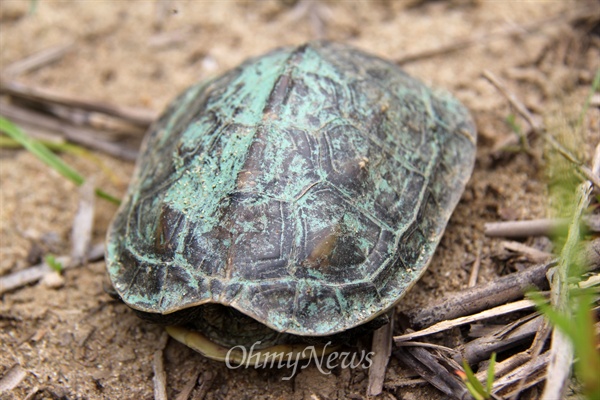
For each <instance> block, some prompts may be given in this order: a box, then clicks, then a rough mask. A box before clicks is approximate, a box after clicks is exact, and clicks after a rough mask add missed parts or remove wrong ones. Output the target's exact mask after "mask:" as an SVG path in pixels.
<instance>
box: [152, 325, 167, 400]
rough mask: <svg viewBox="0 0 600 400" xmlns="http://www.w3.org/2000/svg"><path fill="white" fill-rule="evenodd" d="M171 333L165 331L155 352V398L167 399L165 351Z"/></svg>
mask: <svg viewBox="0 0 600 400" xmlns="http://www.w3.org/2000/svg"><path fill="white" fill-rule="evenodd" d="M168 340H169V335H167V334H166V333H165V332H163V334H162V336H161V338H160V343H159V344H158V349H157V350H156V351H155V352H154V364H153V370H154V378H153V379H152V380H153V382H154V399H155V400H167V399H168V397H167V373H166V372H165V365H164V354H163V353H164V351H165V347H166V346H167V341H168Z"/></svg>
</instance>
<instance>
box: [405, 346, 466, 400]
mask: <svg viewBox="0 0 600 400" xmlns="http://www.w3.org/2000/svg"><path fill="white" fill-rule="evenodd" d="M394 355H395V356H396V357H397V358H399V359H400V361H402V362H403V363H404V364H406V366H408V367H409V368H411V369H412V370H413V371H415V372H417V373H418V374H419V375H420V376H421V377H423V378H424V379H425V380H427V381H428V382H429V383H431V384H432V385H433V386H435V387H436V388H437V389H438V390H440V391H442V392H443V393H444V394H445V395H446V396H449V397H451V398H454V399H466V398H468V391H467V388H466V387H465V385H464V384H463V382H462V381H461V380H460V378H459V377H458V376H457V375H455V374H454V373H450V372H449V371H448V369H447V368H446V367H445V366H443V365H442V364H441V363H440V362H439V358H440V357H442V356H441V355H439V354H438V355H437V357H436V356H434V355H433V354H432V353H430V352H429V351H428V350H426V349H424V348H422V347H405V348H402V349H401V350H396V351H394ZM455 369H456V368H455Z"/></svg>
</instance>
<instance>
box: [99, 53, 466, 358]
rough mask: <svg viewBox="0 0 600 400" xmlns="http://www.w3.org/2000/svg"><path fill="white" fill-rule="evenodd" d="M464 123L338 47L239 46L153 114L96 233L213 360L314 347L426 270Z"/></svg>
mask: <svg viewBox="0 0 600 400" xmlns="http://www.w3.org/2000/svg"><path fill="white" fill-rule="evenodd" d="M476 137H477V134H476V128H475V125H474V122H473V119H472V118H471V116H470V114H469V112H468V111H467V109H466V108H465V107H464V106H463V105H462V104H461V103H460V102H459V101H458V100H457V99H455V98H454V97H453V96H451V95H450V94H448V93H446V92H445V91H440V90H432V89H430V88H429V87H427V86H426V85H425V84H423V83H422V82H421V81H419V80H417V79H415V78H413V77H411V76H409V75H408V74H407V73H405V72H404V71H403V70H401V69H400V68H399V67H398V66H396V65H395V64H393V63H391V62H389V61H386V60H384V59H382V58H379V57H377V56H375V55H371V54H369V53H367V52H364V51H362V50H358V49H356V48H354V47H352V46H350V45H347V44H342V43H336V42H329V41H314V42H309V43H306V44H303V45H299V46H293V47H283V48H279V49H275V50H272V51H271V52H269V53H267V54H265V55H262V56H259V57H255V58H251V59H249V60H247V61H245V62H243V63H242V64H241V65H240V66H238V67H237V68H234V69H231V70H230V71H228V72H225V73H223V74H222V75H220V76H217V77H215V78H213V79H210V80H208V81H204V82H201V83H197V84H195V85H193V86H191V87H190V88H188V89H187V90H185V91H184V92H183V93H182V94H181V95H179V97H177V98H176V99H175V100H174V101H173V102H172V103H171V104H170V105H169V106H168V107H167V109H166V111H165V112H164V114H162V116H161V117H160V118H159V119H158V120H157V121H156V122H155V123H154V124H153V126H152V127H151V128H150V130H149V132H148V134H147V135H146V137H145V139H144V142H143V144H142V149H141V152H140V156H139V158H138V160H137V163H136V167H135V170H134V173H133V177H132V180H131V183H130V186H129V189H128V191H127V193H126V195H125V198H124V200H123V202H122V204H121V206H120V208H119V210H118V211H117V213H116V216H115V217H114V220H113V222H112V224H111V226H110V227H109V230H108V233H107V241H106V243H107V245H106V264H107V271H108V275H109V278H110V282H111V284H112V286H113V288H114V291H115V292H116V294H117V295H118V297H119V298H120V299H121V300H122V301H123V302H124V303H125V304H126V305H127V306H129V307H130V308H132V309H134V310H135V311H136V313H137V314H138V315H139V316H141V317H142V318H144V319H146V320H148V321H151V322H155V323H160V324H164V325H166V326H167V331H168V332H169V333H170V334H171V336H173V337H174V338H175V339H177V340H179V341H181V342H183V343H185V344H187V345H188V346H190V347H192V348H193V349H194V350H197V351H199V352H201V353H203V354H205V355H206V356H207V357H209V358H213V359H218V360H225V355H226V354H229V355H231V353H230V351H231V349H233V348H234V347H236V346H237V348H238V350H240V349H242V350H244V349H246V348H250V346H252V347H253V348H254V347H255V348H256V349H259V350H260V349H262V351H263V353H265V352H267V350H268V351H273V350H274V349H276V350H281V351H284V352H286V351H287V352H297V351H301V350H299V349H302V346H306V345H307V344H312V345H318V346H320V349H321V350H323V351H325V350H324V349H326V347H327V345H328V344H331V346H335V345H337V344H340V343H344V342H347V341H348V340H350V338H355V337H356V336H357V335H363V334H364V333H366V332H369V331H371V330H372V329H374V328H375V327H377V326H379V325H381V324H382V323H385V316H386V315H387V313H388V312H390V310H392V309H393V307H394V306H395V305H396V304H397V303H398V302H399V301H400V300H401V298H402V297H403V296H404V295H405V294H406V293H407V291H408V290H409V289H410V288H411V287H412V286H413V285H414V284H415V282H416V281H417V280H418V279H419V278H420V277H421V275H422V274H423V273H424V271H425V270H426V268H427V266H428V264H429V262H430V260H431V258H432V255H433V253H434V250H435V249H436V247H437V245H438V243H439V241H440V238H441V236H442V234H443V232H444V230H445V227H446V225H447V223H448V220H449V218H450V215H451V213H452V212H453V210H454V208H455V207H456V205H457V203H458V201H459V199H460V197H461V195H462V192H463V191H464V188H465V185H466V183H467V181H468V180H469V178H470V175H471V173H472V170H473V166H474V160H475V150H476ZM332 348H334V347H329V349H332ZM244 354H245V353H244ZM294 354H296V353H294Z"/></svg>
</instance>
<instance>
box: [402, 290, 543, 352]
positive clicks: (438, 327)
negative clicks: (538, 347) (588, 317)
mask: <svg viewBox="0 0 600 400" xmlns="http://www.w3.org/2000/svg"><path fill="white" fill-rule="evenodd" d="M534 306H535V303H534V302H533V301H531V300H519V301H515V302H513V303H509V304H504V305H502V306H498V307H494V308H490V309H487V310H485V311H482V312H480V313H477V314H473V315H467V316H465V317H460V318H455V319H451V320H445V321H442V322H438V323H437V324H435V325H432V326H430V327H428V328H425V329H422V330H420V331H417V332H411V333H406V334H404V335H400V336H395V337H394V341H395V342H396V343H398V342H404V341H407V340H413V339H415V338H418V337H422V336H427V335H432V334H434V333H439V332H443V331H445V330H448V329H451V328H455V327H457V326H460V325H464V324H468V323H470V322H475V321H480V320H483V319H487V318H492V317H497V316H500V315H504V314H509V313H512V312H515V311H523V310H528V309H531V308H533V307H534Z"/></svg>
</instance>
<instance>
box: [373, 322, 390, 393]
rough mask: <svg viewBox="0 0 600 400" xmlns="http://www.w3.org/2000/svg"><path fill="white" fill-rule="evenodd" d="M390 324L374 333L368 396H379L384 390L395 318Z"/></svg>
mask: <svg viewBox="0 0 600 400" xmlns="http://www.w3.org/2000/svg"><path fill="white" fill-rule="evenodd" d="M393 315H394V314H392V318H391V319H390V322H389V323H387V324H385V325H384V326H382V327H381V328H379V329H377V330H376V331H375V332H373V344H372V346H371V351H372V352H373V353H374V356H373V359H372V361H373V363H372V365H371V367H370V368H369V386H368V388H367V394H368V395H369V396H377V395H379V394H380V393H381V391H382V390H383V381H384V380H385V371H386V369H387V364H388V361H389V359H390V355H391V354H392V336H393V330H394V318H393Z"/></svg>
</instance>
